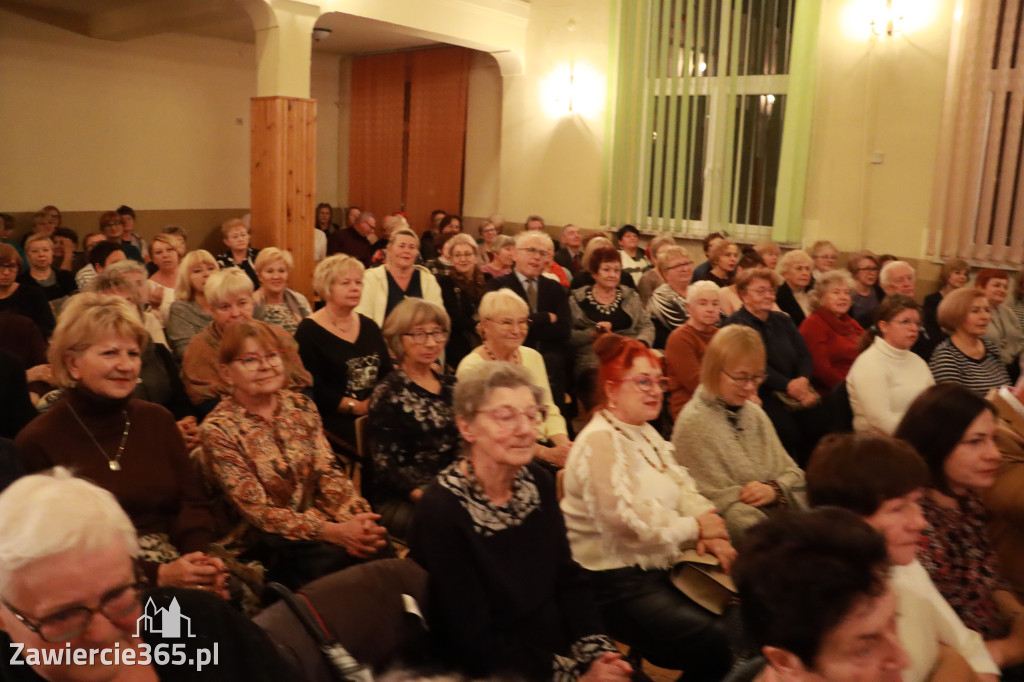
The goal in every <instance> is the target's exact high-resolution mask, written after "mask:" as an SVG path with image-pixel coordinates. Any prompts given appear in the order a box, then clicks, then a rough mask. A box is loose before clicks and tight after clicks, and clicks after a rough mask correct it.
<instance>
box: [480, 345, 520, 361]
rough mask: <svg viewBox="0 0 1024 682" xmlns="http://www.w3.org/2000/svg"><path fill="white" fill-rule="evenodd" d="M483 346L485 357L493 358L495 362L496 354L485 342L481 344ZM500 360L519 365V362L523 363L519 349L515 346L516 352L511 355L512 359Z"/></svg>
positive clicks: (496, 359)
mask: <svg viewBox="0 0 1024 682" xmlns="http://www.w3.org/2000/svg"><path fill="white" fill-rule="evenodd" d="M483 346H484V353H486V354H487V359H488V360H494V361H495V362H497V361H498V356H497V355H495V354H494V353H492V352H491V349H490V348H488V347H487V344H486V343H485V344H483ZM501 362H511V363H512V364H514V365H521V364H523V356H522V355H520V353H519V349H518V348H516V352H515V353H514V354H513V355H512V359H511V360H502V361H501Z"/></svg>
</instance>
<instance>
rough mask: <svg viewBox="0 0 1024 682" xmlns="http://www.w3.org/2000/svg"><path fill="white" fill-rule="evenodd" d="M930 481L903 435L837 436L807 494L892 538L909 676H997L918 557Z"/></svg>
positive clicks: (907, 680)
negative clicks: (898, 437) (924, 500)
mask: <svg viewBox="0 0 1024 682" xmlns="http://www.w3.org/2000/svg"><path fill="white" fill-rule="evenodd" d="M928 480H929V473H928V467H927V465H925V463H924V460H923V459H921V456H920V455H919V454H917V453H916V452H915V451H914V449H913V448H912V447H910V446H909V445H907V444H906V443H904V442H903V441H898V440H896V439H894V438H891V437H888V436H879V435H870V434H862V435H853V434H843V435H833V436H828V437H826V438H825V439H824V440H822V442H821V443H819V444H818V447H817V448H816V449H815V451H814V455H812V457H811V463H810V466H809V467H808V469H807V496H808V498H809V500H810V502H811V504H812V505H814V506H815V507H840V508H843V509H848V510H849V511H851V512H853V513H854V514H857V515H858V516H860V517H861V518H862V519H864V520H865V521H867V522H868V524H869V525H871V527H872V528H874V529H875V530H876V531H878V533H880V534H881V535H882V536H883V537H884V538H885V542H886V547H887V550H888V553H889V559H890V561H891V562H892V566H893V568H892V578H891V582H890V586H891V588H892V590H893V592H894V593H895V594H896V597H897V599H898V602H899V619H898V632H899V637H900V641H901V643H902V644H903V648H904V649H905V650H906V652H907V655H908V656H909V657H910V667H909V668H908V669H907V670H905V671H904V673H903V680H904V682H926V680H933V679H935V680H938V679H942V680H947V679H966V678H967V677H968V676H969V675H970V671H973V672H974V673H975V674H977V676H978V677H977V678H976V679H978V680H985V681H988V682H995V680H997V679H998V677H999V667H998V666H997V665H996V664H995V662H994V661H993V660H992V656H991V655H990V654H989V652H988V650H987V649H986V648H985V642H984V640H983V639H982V637H981V635H980V634H978V633H977V632H975V631H974V630H969V629H968V628H967V627H966V626H965V625H964V624H963V621H961V620H960V617H959V616H957V615H956V613H955V612H954V611H953V609H952V607H950V605H949V603H948V602H947V601H946V600H945V599H944V598H943V597H942V595H941V594H939V591H938V589H936V587H935V584H934V583H933V582H932V580H931V578H930V577H928V573H927V571H925V569H924V567H923V566H922V565H921V562H920V561H918V560H917V553H918V545H920V544H921V541H922V540H923V537H922V535H921V533H922V531H923V530H924V529H925V527H926V525H927V522H926V521H925V518H924V514H923V512H922V511H921V496H922V495H923V491H924V489H925V488H927V486H928ZM958 673H959V675H958Z"/></svg>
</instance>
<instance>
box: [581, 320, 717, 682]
mask: <svg viewBox="0 0 1024 682" xmlns="http://www.w3.org/2000/svg"><path fill="white" fill-rule="evenodd" d="M594 353H595V354H596V355H597V358H598V360H599V362H600V368H599V370H598V377H597V379H598V381H597V394H598V402H599V408H600V409H599V410H598V411H597V412H596V413H595V414H594V417H593V419H591V421H590V423H589V424H587V426H586V428H584V429H583V430H582V431H581V432H580V434H579V436H578V437H577V438H576V440H575V441H574V443H573V446H572V449H571V450H570V451H569V459H568V462H567V463H566V466H565V496H564V498H563V500H562V513H563V514H564V516H565V525H566V529H567V531H568V536H569V544H570V545H571V547H572V555H573V558H574V559H575V560H576V562H577V563H579V564H580V565H581V566H582V567H583V568H585V569H586V570H587V571H588V573H589V574H590V579H591V584H592V585H593V587H594V592H595V595H596V596H597V601H598V606H599V607H600V609H601V615H602V617H603V620H604V623H605V627H606V628H607V630H608V633H609V634H610V635H611V636H612V637H614V638H615V639H617V640H618V641H620V642H624V643H626V644H628V645H629V646H631V647H633V648H634V650H635V651H636V652H637V653H639V654H640V655H641V656H642V657H643V658H645V659H646V660H648V661H650V662H651V663H654V664H655V665H658V666H661V667H663V668H670V669H673V670H680V669H685V670H686V679H687V680H696V681H697V682H702V681H705V680H707V681H711V680H715V681H717V680H720V679H722V677H724V676H725V673H726V672H727V671H728V669H729V663H730V656H729V647H728V644H727V641H726V634H725V628H724V624H723V623H722V622H721V621H720V619H719V618H718V617H717V616H714V615H713V614H712V613H711V612H710V611H707V610H705V609H704V608H703V607H701V606H698V605H697V604H696V603H695V602H693V601H692V600H690V599H689V598H688V597H686V596H685V595H684V594H683V593H682V592H680V591H679V590H678V589H677V588H676V587H675V586H674V585H673V584H672V581H671V579H670V571H671V569H672V567H673V565H674V564H675V562H676V560H677V558H678V556H679V553H680V551H681V550H682V549H686V548H692V547H696V548H697V550H698V551H700V552H710V553H711V554H712V555H714V556H715V557H717V558H718V560H719V561H720V562H721V564H722V566H723V567H724V568H725V569H726V570H728V569H729V566H730V564H731V563H732V560H733V558H734V557H735V555H736V551H735V550H734V549H733V547H732V545H731V544H730V542H729V534H728V532H727V531H726V529H725V522H724V521H723V520H722V517H720V516H719V515H718V514H717V513H715V508H714V505H712V504H711V502H709V501H708V500H707V499H706V498H705V497H703V496H702V495H701V494H700V493H699V492H698V491H697V486H696V484H695V483H694V481H693V479H692V478H691V477H690V474H689V473H687V471H686V469H685V468H683V467H682V466H680V465H679V464H677V463H676V459H675V455H674V449H673V447H672V444H671V443H669V442H667V441H666V440H665V439H664V438H662V437H661V435H660V434H659V433H658V431H657V430H656V429H654V428H653V427H652V426H651V425H650V424H648V423H647V422H648V421H650V420H651V419H654V418H655V417H657V416H658V414H659V412H660V411H661V404H662V397H663V394H664V390H665V388H664V387H665V382H666V380H665V378H664V377H663V376H662V372H661V362H660V361H659V359H658V357H657V355H655V353H654V352H653V351H651V350H650V349H649V348H648V347H647V346H645V345H644V344H643V343H641V342H640V341H637V340H634V339H627V338H624V337H622V336H619V335H618V334H604V335H602V336H601V338H599V339H598V340H597V341H596V342H595V343H594Z"/></svg>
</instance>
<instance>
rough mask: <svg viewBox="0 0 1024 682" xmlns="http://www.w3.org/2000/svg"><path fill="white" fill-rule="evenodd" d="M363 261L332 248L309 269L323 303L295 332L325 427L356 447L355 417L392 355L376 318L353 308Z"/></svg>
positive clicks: (388, 367) (360, 286)
mask: <svg viewBox="0 0 1024 682" xmlns="http://www.w3.org/2000/svg"><path fill="white" fill-rule="evenodd" d="M364 271H365V268H363V264H362V263H360V262H359V261H358V260H357V259H355V258H353V257H352V256H347V255H345V254H343V253H337V254H335V255H333V256H328V257H327V258H325V259H324V260H322V261H321V262H320V263H319V264H318V265H317V266H316V270H315V271H314V272H313V288H314V289H315V290H316V293H317V294H318V295H319V296H320V298H321V299H323V301H324V307H323V308H321V309H320V310H318V311H316V312H315V313H313V314H312V315H310V316H309V317H307V318H306V319H304V320H303V321H302V322H300V323H299V328H298V329H297V330H296V331H295V341H296V342H297V343H298V344H299V356H300V357H301V358H302V364H303V365H304V366H305V367H306V369H307V370H308V371H309V373H310V375H312V377H313V401H314V402H315V403H316V407H317V410H319V412H320V417H321V419H322V420H323V424H324V429H325V430H326V431H327V432H328V433H329V434H331V435H332V436H335V437H336V438H340V439H341V440H343V441H344V442H345V443H347V444H348V446H349V450H350V451H351V452H352V453H354V452H355V450H356V426H355V421H356V419H357V418H358V417H361V416H363V415H365V414H366V413H367V412H368V411H369V409H370V394H372V393H373V389H374V387H375V386H376V385H377V384H378V383H379V382H380V380H381V379H383V378H384V377H386V376H387V375H388V374H389V373H390V372H391V355H390V354H389V352H388V348H387V345H386V344H385V343H384V338H383V337H382V336H381V333H380V327H378V326H377V323H376V322H374V321H373V320H371V319H370V318H369V317H366V316H365V315H360V314H358V313H356V312H355V309H356V306H358V305H359V301H360V298H361V297H362V292H363V273H364Z"/></svg>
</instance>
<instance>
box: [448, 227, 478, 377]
mask: <svg viewBox="0 0 1024 682" xmlns="http://www.w3.org/2000/svg"><path fill="white" fill-rule="evenodd" d="M476 247H477V244H476V242H475V241H473V238H472V237H470V236H469V235H468V234H464V233H462V234H457V235H455V236H454V237H452V238H451V239H449V240H448V241H446V242H445V243H444V246H443V247H442V249H443V251H444V253H445V254H446V256H447V258H448V260H449V262H451V264H452V267H451V269H450V270H449V271H448V274H445V275H438V276H437V283H438V285H440V287H441V300H442V301H443V302H444V308H445V310H447V311H448V314H449V315H450V316H451V320H452V333H451V336H450V337H449V338H448V346H447V347H446V349H445V362H446V363H447V364H448V366H449V367H458V365H459V363H460V362H461V361H462V358H464V357H466V355H468V354H469V353H470V351H472V350H473V349H474V348H476V347H477V346H478V345H480V336H479V335H478V334H477V322H479V320H480V318H479V317H478V315H477V308H478V307H479V306H480V299H481V298H483V296H484V294H485V293H486V292H487V282H488V281H490V279H491V275H489V274H487V273H485V272H483V271H482V270H481V269H480V264H479V262H478V260H477V248H476Z"/></svg>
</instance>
